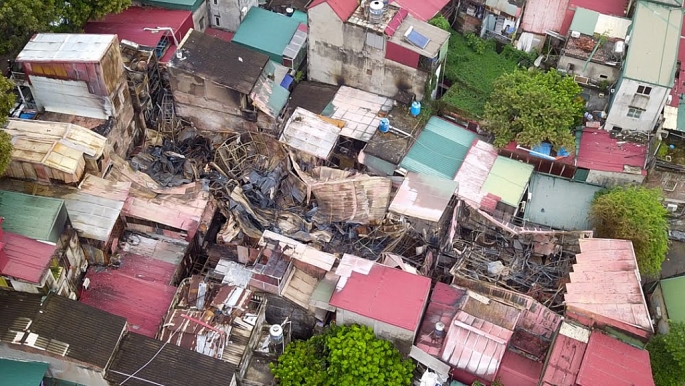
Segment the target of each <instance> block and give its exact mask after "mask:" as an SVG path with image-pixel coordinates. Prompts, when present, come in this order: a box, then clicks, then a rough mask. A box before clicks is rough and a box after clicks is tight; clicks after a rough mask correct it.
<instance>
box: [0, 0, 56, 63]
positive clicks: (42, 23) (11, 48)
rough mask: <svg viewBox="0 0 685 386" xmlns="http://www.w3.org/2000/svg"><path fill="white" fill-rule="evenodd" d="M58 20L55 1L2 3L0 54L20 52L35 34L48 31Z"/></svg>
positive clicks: (28, 0)
mask: <svg viewBox="0 0 685 386" xmlns="http://www.w3.org/2000/svg"><path fill="white" fill-rule="evenodd" d="M56 20H58V19H57V18H56V16H55V1H54V0H41V1H40V2H36V1H30V0H3V1H0V54H9V53H14V52H16V51H18V50H19V49H20V48H22V47H23V46H24V44H26V42H27V41H28V40H29V39H30V38H31V36H32V35H33V34H34V33H37V32H44V31H48V30H49V29H50V24H51V23H53V22H55V21H56Z"/></svg>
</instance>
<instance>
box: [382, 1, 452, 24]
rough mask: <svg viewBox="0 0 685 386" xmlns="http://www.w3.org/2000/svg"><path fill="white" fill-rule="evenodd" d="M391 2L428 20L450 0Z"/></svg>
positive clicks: (417, 16) (421, 18) (422, 19)
mask: <svg viewBox="0 0 685 386" xmlns="http://www.w3.org/2000/svg"><path fill="white" fill-rule="evenodd" d="M391 3H392V4H395V5H397V6H399V7H400V8H404V9H406V10H408V11H409V13H410V14H411V15H412V16H414V17H415V18H417V19H419V20H421V21H428V20H430V19H432V18H433V16H435V15H437V14H438V12H440V11H441V10H442V9H443V8H444V7H445V6H446V5H447V4H448V3H449V0H423V1H416V0H394V1H392V2H391Z"/></svg>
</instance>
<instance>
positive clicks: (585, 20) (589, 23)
mask: <svg viewBox="0 0 685 386" xmlns="http://www.w3.org/2000/svg"><path fill="white" fill-rule="evenodd" d="M598 19H599V12H597V11H592V10H590V9H585V8H576V13H575V14H574V15H573V21H572V22H571V31H577V32H580V33H582V34H584V35H590V36H592V35H593V34H594V33H595V26H596V25H597V20H598Z"/></svg>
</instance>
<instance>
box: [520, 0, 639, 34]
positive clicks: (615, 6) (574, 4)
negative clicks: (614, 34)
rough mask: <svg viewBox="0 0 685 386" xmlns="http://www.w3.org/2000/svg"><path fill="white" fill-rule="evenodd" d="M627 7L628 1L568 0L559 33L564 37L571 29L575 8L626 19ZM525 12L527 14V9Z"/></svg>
mask: <svg viewBox="0 0 685 386" xmlns="http://www.w3.org/2000/svg"><path fill="white" fill-rule="evenodd" d="M627 6H628V0H602V1H597V0H570V1H569V4H568V9H567V10H566V16H565V17H564V22H563V24H562V26H561V30H560V31H559V33H560V34H562V35H564V36H566V34H567V33H568V29H569V28H570V27H571V22H572V21H573V15H575V13H576V8H585V9H589V10H591V11H596V12H599V13H601V14H604V15H609V16H619V17H626V12H625V11H626V7H627ZM526 12H528V10H527V9H526Z"/></svg>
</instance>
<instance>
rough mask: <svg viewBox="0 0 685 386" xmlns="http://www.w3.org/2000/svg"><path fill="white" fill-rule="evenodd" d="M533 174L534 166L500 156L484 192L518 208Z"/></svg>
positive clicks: (484, 186) (486, 181)
mask: <svg viewBox="0 0 685 386" xmlns="http://www.w3.org/2000/svg"><path fill="white" fill-rule="evenodd" d="M531 174H533V165H528V164H525V163H523V162H520V161H515V160H513V159H511V158H506V157H502V156H498V157H497V159H496V160H495V164H494V165H492V169H490V174H489V175H488V178H487V179H486V180H485V183H484V184H483V191H485V192H488V193H492V194H494V195H495V196H497V197H499V198H501V199H502V202H503V203H505V204H507V205H511V206H514V207H517V206H518V205H519V203H520V202H521V198H522V197H523V193H524V192H525V191H526V187H527V186H528V181H529V180H530V176H531Z"/></svg>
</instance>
